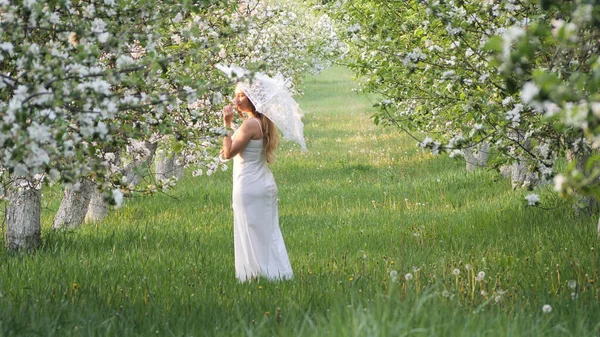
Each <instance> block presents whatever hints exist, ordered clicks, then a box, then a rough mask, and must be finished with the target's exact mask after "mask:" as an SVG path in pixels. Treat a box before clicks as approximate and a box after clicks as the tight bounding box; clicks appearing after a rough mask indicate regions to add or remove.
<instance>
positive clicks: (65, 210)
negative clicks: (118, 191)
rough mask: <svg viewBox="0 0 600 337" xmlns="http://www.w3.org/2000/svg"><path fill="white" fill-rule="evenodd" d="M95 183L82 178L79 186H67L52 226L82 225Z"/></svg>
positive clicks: (72, 226) (75, 226)
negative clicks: (76, 187)
mask: <svg viewBox="0 0 600 337" xmlns="http://www.w3.org/2000/svg"><path fill="white" fill-rule="evenodd" d="M93 192H94V183H93V182H92V181H90V180H88V179H81V180H80V182H79V188H78V189H77V190H76V189H75V188H73V187H67V188H65V192H64V196H63V200H62V202H61V204H60V208H59V209H58V212H57V213H56V217H54V225H53V226H52V228H54V229H60V228H77V227H79V226H81V224H82V223H83V220H84V219H85V215H86V214H87V212H88V208H89V204H90V200H91V198H92V193H93Z"/></svg>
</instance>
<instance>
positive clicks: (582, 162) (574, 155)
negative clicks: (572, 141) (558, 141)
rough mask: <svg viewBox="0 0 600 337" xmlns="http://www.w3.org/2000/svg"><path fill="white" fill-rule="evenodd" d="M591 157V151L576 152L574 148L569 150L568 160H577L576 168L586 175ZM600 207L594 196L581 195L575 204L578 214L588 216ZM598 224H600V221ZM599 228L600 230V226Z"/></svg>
mask: <svg viewBox="0 0 600 337" xmlns="http://www.w3.org/2000/svg"><path fill="white" fill-rule="evenodd" d="M589 157H590V153H589V152H587V151H583V150H580V151H577V152H575V151H573V150H567V160H568V161H569V162H573V161H576V162H575V168H576V169H577V170H578V171H579V172H581V173H583V174H584V175H585V174H587V172H586V171H587V170H586V164H587V161H588V159H589ZM599 208H600V205H599V204H598V201H597V200H596V199H595V198H594V197H586V196H581V199H580V200H579V201H578V202H577V204H576V206H575V213H576V214H577V216H588V215H591V214H594V213H597V212H598V209H599ZM598 226H600V223H599V224H598ZM598 228H599V230H600V227H598Z"/></svg>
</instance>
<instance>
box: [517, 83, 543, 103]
mask: <svg viewBox="0 0 600 337" xmlns="http://www.w3.org/2000/svg"><path fill="white" fill-rule="evenodd" d="M539 93H540V88H539V87H538V86H537V85H536V84H535V82H532V81H529V82H525V84H524V85H523V90H522V91H521V100H522V101H523V103H525V104H528V103H529V102H531V101H533V100H534V99H535V97H536V96H537V95H538V94H539Z"/></svg>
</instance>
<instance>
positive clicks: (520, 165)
mask: <svg viewBox="0 0 600 337" xmlns="http://www.w3.org/2000/svg"><path fill="white" fill-rule="evenodd" d="M521 132H522V131H519V130H514V131H512V132H511V133H510V135H509V139H511V140H512V141H514V142H517V143H519V144H521V146H522V147H523V148H524V149H526V150H530V149H531V142H530V141H529V139H527V140H525V138H524V135H523V134H522V133H521ZM500 172H502V174H503V175H505V176H510V183H511V185H512V188H513V190H514V189H517V188H532V187H534V186H537V185H538V183H539V177H538V175H537V173H533V172H529V170H528V169H527V158H526V157H525V156H521V155H519V156H518V158H517V162H515V163H512V164H511V165H509V166H508V167H502V168H501V169H500Z"/></svg>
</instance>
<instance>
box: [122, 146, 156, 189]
mask: <svg viewBox="0 0 600 337" xmlns="http://www.w3.org/2000/svg"><path fill="white" fill-rule="evenodd" d="M144 146H145V147H146V149H148V155H147V156H146V157H145V158H142V159H140V160H134V161H133V162H131V163H129V164H128V165H127V166H126V167H125V169H124V172H123V174H124V175H125V177H126V179H127V183H128V184H130V185H133V186H135V185H137V184H139V183H140V181H141V180H142V178H143V177H144V172H145V173H147V172H148V168H149V167H150V165H151V164H152V160H154V155H155V154H156V148H157V147H158V143H151V142H144Z"/></svg>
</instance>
